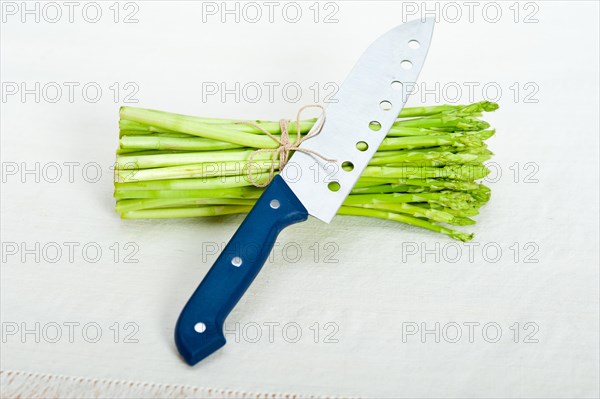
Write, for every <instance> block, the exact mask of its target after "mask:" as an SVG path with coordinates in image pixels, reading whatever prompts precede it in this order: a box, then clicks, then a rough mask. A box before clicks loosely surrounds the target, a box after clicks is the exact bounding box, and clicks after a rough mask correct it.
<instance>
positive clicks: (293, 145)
mask: <svg viewBox="0 0 600 399" xmlns="http://www.w3.org/2000/svg"><path fill="white" fill-rule="evenodd" d="M307 108H319V109H320V110H321V116H320V117H319V119H318V120H317V122H315V124H314V125H313V126H312V128H311V129H310V130H309V131H308V133H307V134H306V135H305V136H304V137H303V136H302V135H301V131H302V129H301V127H300V116H301V115H302V112H303V111H304V110H305V109H307ZM239 123H243V124H246V125H249V126H253V127H255V128H257V129H258V130H260V131H262V132H263V133H264V134H266V135H267V136H269V137H270V138H271V139H273V141H275V142H276V143H277V144H279V147H277V148H261V149H258V150H256V151H254V152H253V153H252V154H250V156H249V157H248V180H249V181H250V183H252V184H253V185H254V186H256V187H266V186H268V185H269V183H270V182H271V180H273V177H274V176H275V165H276V161H277V159H278V158H279V171H281V170H283V168H284V167H285V165H286V164H287V163H288V161H289V158H290V155H291V152H292V151H299V152H303V153H305V154H310V155H313V156H315V157H318V158H321V159H322V160H324V161H326V162H336V161H335V159H330V158H326V157H325V156H323V155H322V154H320V153H318V152H317V151H314V150H311V149H309V148H302V147H301V144H302V143H303V142H305V141H306V140H309V139H311V138H313V137H315V136H317V135H318V134H319V133H321V130H322V129H323V124H324V123H325V108H323V107H322V106H321V105H316V104H315V105H305V106H303V107H302V108H300V109H299V110H298V113H297V114H296V140H294V141H293V142H292V141H291V140H290V134H289V124H290V121H289V120H288V119H280V120H279V127H280V129H281V137H277V136H275V135H273V134H271V133H269V132H268V131H267V130H266V129H264V128H263V127H261V126H260V125H258V124H256V123H254V122H248V121H241V122H239ZM263 152H270V153H272V154H273V156H272V157H271V167H270V169H269V178H268V179H267V181H266V182H265V183H259V182H257V181H256V179H255V178H254V175H253V161H254V157H255V156H256V155H258V154H260V153H263Z"/></svg>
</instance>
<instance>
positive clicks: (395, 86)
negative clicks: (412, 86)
mask: <svg viewBox="0 0 600 399" xmlns="http://www.w3.org/2000/svg"><path fill="white" fill-rule="evenodd" d="M392 89H394V90H398V91H400V90H402V82H399V81H397V80H394V81H393V82H392Z"/></svg>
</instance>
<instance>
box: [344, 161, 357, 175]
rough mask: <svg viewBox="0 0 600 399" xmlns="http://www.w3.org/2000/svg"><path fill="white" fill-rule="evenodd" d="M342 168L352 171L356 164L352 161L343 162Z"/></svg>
mask: <svg viewBox="0 0 600 399" xmlns="http://www.w3.org/2000/svg"><path fill="white" fill-rule="evenodd" d="M342 169H343V170H345V171H346V172H352V171H353V170H354V164H353V163H352V162H350V161H346V162H343V163H342Z"/></svg>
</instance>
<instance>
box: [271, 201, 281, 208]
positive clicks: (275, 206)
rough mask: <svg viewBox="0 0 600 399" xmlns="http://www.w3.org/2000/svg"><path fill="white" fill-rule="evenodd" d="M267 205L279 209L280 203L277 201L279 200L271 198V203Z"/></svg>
mask: <svg viewBox="0 0 600 399" xmlns="http://www.w3.org/2000/svg"><path fill="white" fill-rule="evenodd" d="M269 205H270V206H271V208H273V209H279V207H280V206H281V204H280V203H279V200H276V199H274V200H271V203H270V204H269Z"/></svg>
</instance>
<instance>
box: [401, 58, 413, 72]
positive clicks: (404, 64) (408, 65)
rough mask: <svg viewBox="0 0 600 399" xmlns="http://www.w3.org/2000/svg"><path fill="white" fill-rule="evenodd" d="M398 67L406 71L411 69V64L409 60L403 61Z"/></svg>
mask: <svg viewBox="0 0 600 399" xmlns="http://www.w3.org/2000/svg"><path fill="white" fill-rule="evenodd" d="M400 66H401V67H402V69H406V70H408V69H411V68H412V66H413V64H412V62H410V61H409V60H404V61H402V62H401V63H400Z"/></svg>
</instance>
